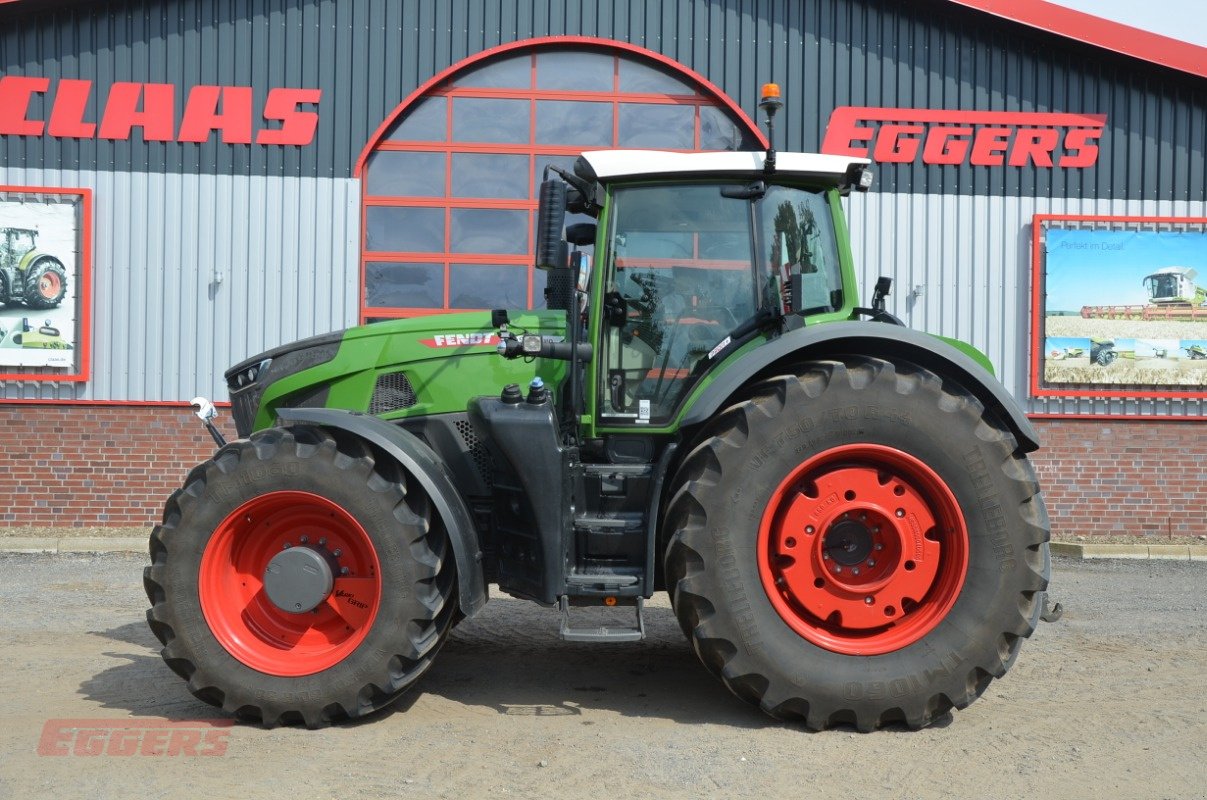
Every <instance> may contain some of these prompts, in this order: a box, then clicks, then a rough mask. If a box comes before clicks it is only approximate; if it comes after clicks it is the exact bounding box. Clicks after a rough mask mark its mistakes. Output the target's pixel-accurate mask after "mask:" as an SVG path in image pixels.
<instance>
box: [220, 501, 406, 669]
mask: <svg viewBox="0 0 1207 800" xmlns="http://www.w3.org/2000/svg"><path fill="white" fill-rule="evenodd" d="M197 579H198V580H197V594H198V600H200V602H201V612H202V614H203V615H204V617H205V621H206V624H207V625H208V626H209V628H210V631H211V632H212V633H213V635H214V638H215V639H217V640H218V643H219V644H221V645H222V647H223V648H225V649H226V651H227V652H228V653H230V654H231V655H232V656H233V657H234V658H236V659H237V660H238V661H240V662H242V663H243V664H245V665H247V666H248V667H251V668H252V669H255V670H259V671H260V672H263V673H265V674H268V675H277V676H284V677H297V676H301V675H313V674H315V673H317V672H322V671H323V670H325V669H330V668H331V667H334V666H335V665H336V664H339V663H340V662H341V661H343V660H344V659H345V658H347V657H348V656H349V655H351V654H352V653H353V652H354V651H355V650H356V649H357V648H358V647H359V646H360V645H361V643H362V642H364V641H365V638H366V637H367V636H368V635H369V631H370V630H371V629H372V627H373V622H374V619H375V618H376V616H377V611H378V608H379V607H380V606H381V602H382V578H381V565H380V563H379V561H378V558H377V549H376V547H374V544H373V539H372V537H371V536H370V535H369V533H368V531H367V530H365V528H364V527H363V526H362V525H361V524H360V523H359V522H358V521H357V520H356V518H355V517H353V516H352V514H351V513H349V512H348V511H347V510H346V509H344V508H343V507H342V506H341V505H340V504H339V503H336V502H334V501H332V500H329V499H327V498H325V497H321V496H319V495H316V494H312V493H310V492H302V491H292V490H284V491H270V492H265V493H264V494H261V495H259V496H257V497H254V498H252V499H251V500H248V501H247V502H246V503H244V504H243V505H241V506H239V507H238V508H236V509H234V510H233V511H231V512H230V513H229V514H227V516H226V517H225V519H223V520H222V522H220V523H219V524H218V526H217V528H216V529H215V530H214V533H213V535H212V536H211V537H210V539H209V542H208V543H207V544H206V548H205V552H204V553H203V554H202V557H201V564H200V567H199V570H198V575H197Z"/></svg>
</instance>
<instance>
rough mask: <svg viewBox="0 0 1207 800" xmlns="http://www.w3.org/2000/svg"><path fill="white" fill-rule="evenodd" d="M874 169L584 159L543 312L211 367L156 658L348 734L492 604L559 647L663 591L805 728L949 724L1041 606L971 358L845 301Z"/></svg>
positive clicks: (604, 155)
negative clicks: (535, 607)
mask: <svg viewBox="0 0 1207 800" xmlns="http://www.w3.org/2000/svg"><path fill="white" fill-rule="evenodd" d="M867 167H868V161H867V160H865V159H858V158H850V157H846V156H830V155H811V154H800V153H779V154H776V153H775V151H773V150H769V151H768V152H766V153H762V152H724V153H695V154H680V153H666V152H646V151H602V152H588V153H584V154H583V155H582V156H581V157H580V158H579V159H578V161H577V163H576V164H575V166H574V168H573V170H572V171H571V170H563V169H560V168H555V167H550V168H548V169H546V171H545V178H546V179H545V180H544V181H543V182H542V184H541V186H540V207H539V219H538V231H537V244H536V248H535V249H536V266H537V267H539V268H540V269H543V270H546V271H547V272H548V286H549V289H548V290H547V291H546V298H547V306H548V308H547V309H546V310H538V311H515V310H495V311H489V312H479V313H458V314H450V315H446V316H428V317H421V318H416V319H406V320H394V321H389V322H382V323H376V324H372V325H368V326H364V327H357V328H350V329H348V330H345V331H342V332H339V333H332V334H329V335H325V336H318V337H315V338H311V339H306V340H303V341H300V342H296V343H294V344H290V345H286V346H283V347H278V348H276V349H273V350H270V351H268V352H265V353H261V354H260V355H257V356H255V357H254V358H250V359H248V360H246V361H244V362H242V363H241V364H238V365H237V366H235V367H233V368H231V369H230V370H229V371H228V372H227V373H226V380H227V383H228V386H229V389H230V393H231V403H232V412H233V416H234V420H235V425H236V428H237V431H238V435H239V439H238V440H237V441H233V442H230V443H229V444H222V437H221V435H220V434H219V433H218V432H217V430H216V428H214V427H213V425H212V424H211V423H210V422H209V419H210V418H211V417H212V416H213V410H212V409H213V406H212V404H209V403H208V402H207V401H205V400H203V399H202V398H198V399H197V400H196V401H195V403H196V404H197V405H198V406H199V408H200V409H201V410H200V411H199V412H198V416H200V417H202V419H203V420H205V422H206V424H207V426H208V427H209V428H210V431H211V433H212V434H213V435H214V437H215V439H216V440H218V442H219V444H220V445H221V446H220V447H219V449H218V451H217V452H216V454H215V455H214V456H213V457H212V458H211V459H209V460H208V461H206V462H205V463H203V464H201V465H200V466H198V467H196V468H194V469H193V470H192V471H191V472H190V473H189V475H188V477H187V479H186V480H185V482H184V485H183V487H182V488H181V489H180V490H178V491H177V492H175V493H174V494H173V495H172V497H171V498H170V499H169V500H168V501H167V505H166V508H165V510H164V514H163V522H162V524H160V525H158V526H156V527H155V529H154V531H153V532H152V534H151V540H150V553H151V562H152V563H151V566H149V567H147V568H146V571H145V586H146V591H147V595H148V597H149V599H150V602H151V608H150V610H149V611H148V614H147V617H148V620H149V623H150V626H151V629H152V630H153V632H154V633H155V635H156V636H157V637H158V639H159V640H160V642H162V643H163V650H162V655H163V657H164V659H165V661H166V662H167V664H168V666H169V667H170V668H171V669H172V670H173V671H175V672H176V673H177V674H179V675H180V676H181V677H182V678H184V679H185V680H186V681H187V682H188V688H189V690H190V691H191V692H193V694H195V695H196V696H197V697H199V698H201V699H202V700H204V701H206V702H208V703H211V704H213V705H215V706H220V707H221V708H222V709H224V710H225V711H227V712H228V713H231V714H234V715H236V716H237V717H239V718H242V719H246V720H251V721H256V722H260V723H262V724H264V725H267V726H272V725H277V724H291V723H292V724H304V725H306V726H308V727H322V726H325V725H328V724H330V723H332V722H334V721H337V720H341V719H347V718H357V717H362V716H364V715H366V714H369V713H371V712H373V711H375V710H377V709H381V708H383V707H384V706H387V705H388V704H390V703H391V702H392V701H393V700H395V699H396V698H397V697H398V696H399V695H401V694H402V693H403V692H404V691H406V690H407V689H408V688H410V687H411V686H413V685H414V684H415V683H416V681H418V680H419V678H420V677H421V676H422V675H423V673H424V672H426V671H427V669H428V668H429V667H430V666H431V665H432V662H433V660H434V659H435V657H436V655H437V653H438V652H439V650H440V648H441V646H442V645H443V644H444V642H445V641H446V639H447V637H448V634H449V631H450V630H451V629H452V628H453V627H454V626H455V625H457V624H458V623H459V622H460V621H462V620H465V619H472V618H474V617H475V616H477V615H478V614H479V613H480V612H481V611H482V609H483V607H484V605H485V604H486V602H487V587H488V585H489V584H492V583H493V584H497V586H498V588H499V590H500V591H502V592H505V593H507V594H510V595H513V596H515V597H519V598H524V599H527V600H531V601H534V602H536V603H539V604H541V605H544V606H547V607H550V608H555V609H558V610H559V611H560V619H561V622H560V631H561V635H562V638H564V639H566V640H570V641H578V642H602V643H609V642H626V641H636V640H639V639H641V638H642V637H643V636H644V623H643V612H644V601H645V600H646V599H648V598H650V597H651V596H652V595H653V594H654V593H655V592H658V591H666V592H668V593H669V594H670V598H671V601H672V604H673V607H674V613H675V615H676V616H677V618H678V621H679V623H680V625H681V627H682V629H683V632H684V634H685V635H686V636H687V638H688V639H689V640H690V642H691V644H692V647H693V648H694V649H695V651H696V653H697V654H698V655H699V657H700V659H701V661H702V662H703V663H704V666H705V667H706V668H707V669H708V670H709V671H710V672H712V673H713V674H714V675H716V677H717V678H719V679H720V680H721V681H722V682H723V683H724V684H725V685H726V686H727V687H728V688H729V689H730V690H731V691H732V692H733V693H734V694H736V695H737V696H739V697H741V698H743V699H744V700H747V701H748V702H750V703H752V704H754V705H757V706H758V707H760V708H761V709H762V710H763V711H765V712H767V713H768V714H770V715H772V716H774V717H777V718H785V719H798V720H801V721H803V724H804V725H806V726H807V727H809V728H811V729H822V728H826V727H830V726H834V725H849V726H853V727H855V728H857V729H858V730H861V731H868V730H873V729H876V728H878V727H881V726H884V725H889V724H893V725H903V726H906V727H909V728H919V727H923V726H926V725H928V724H930V723H932V722H934V721H935V720H936V719H939V718H941V717H942V716H943V715H945V714H946V713H947V712H948V711H949V709H952V708H964V707H965V706H967V705H968V704H969V703H971V702H973V700H975V699H976V698H977V697H978V696H980V695H981V693H982V692H984V691H985V689H986V687H987V686H988V685H989V683H990V681H991V680H992V679H994V678H996V677H1000V676H1002V675H1003V674H1004V673H1005V672H1006V670H1007V669H1008V668H1009V667H1010V665H1011V664H1013V662H1014V660H1015V658H1016V657H1017V655H1018V652H1019V647H1020V645H1021V643H1022V640H1023V639H1024V638H1026V637H1027V636H1029V635H1030V634H1031V633H1032V631H1033V630H1034V628H1035V627H1036V625H1037V623H1038V621H1039V619H1040V615H1041V613H1042V610H1043V607H1044V604H1045V595H1046V593H1045V589H1046V587H1047V585H1048V576H1049V570H1050V563H1049V555H1048V544H1047V542H1048V538H1049V531H1048V518H1047V514H1046V512H1045V509H1044V504H1043V501H1042V499H1041V495H1040V488H1039V484H1038V482H1037V480H1036V477H1035V474H1034V472H1033V471H1032V468H1031V465H1030V464H1029V463H1028V460H1027V455H1026V454H1027V453H1028V452H1029V451H1033V450H1035V449H1036V448H1037V447H1038V446H1039V445H1038V442H1037V437H1036V433H1035V431H1034V430H1033V429H1032V426H1031V424H1030V422H1029V421H1028V420H1027V418H1026V417H1025V416H1024V415H1023V414H1022V413H1021V411H1020V410H1019V408H1018V407H1017V406H1016V404H1015V402H1014V401H1013V400H1012V398H1011V397H1010V396H1009V395H1008V394H1007V392H1006V391H1005V389H1004V388H1003V387H1002V386H1001V385H1000V383H998V382H997V381H996V380H995V379H994V377H993V376H992V374H991V371H990V365H989V363H988V360H987V359H986V358H985V357H984V356H983V355H981V354H980V353H978V352H977V351H975V350H974V349H973V348H972V347H970V346H968V345H965V344H961V343H959V342H956V341H952V340H948V339H943V338H940V337H935V336H931V335H927V334H924V333H919V332H916V331H912V330H910V329H908V328H906V327H904V326H902V325H901V323H900V322H899V321H898V320H897V319H896V318H894V317H893V316H892V315H891V314H890V313H888V312H887V311H886V310H885V302H884V298H885V295H886V294H887V293H888V291H889V288H890V286H889V282H888V280H887V279H881V281H880V282H879V283H878V284H877V287H876V292H875V296H874V299H873V301H872V303H871V304H870V307H861V306H860V304H859V301H858V299H857V292H856V286H855V270H854V264H853V263H852V258H851V251H850V247H849V244H848V235H847V229H846V224H845V222H844V217H843V212H842V198H843V196H844V195H846V194H847V193H848V192H850V191H851V190H852V189H855V190H864V189H866V188H867V187H868V186H869V185H870V183H871V173H870V172H869V171H868V170H867ZM567 210H569V211H570V212H574V213H576V214H581V215H586V217H587V218H589V219H591V220H592V221H589V222H582V223H579V224H576V225H570V226H568V227H566V226H564V220H565V217H566V213H567ZM586 245H590V246H592V247H593V248H594V252H593V258H592V259H588V258H587V256H586V254H585V253H584V252H583V251H582V250H581V249H580V248H582V247H584V246H586ZM584 606H599V607H601V608H600V610H598V611H596V612H595V613H596V614H600V613H602V614H605V615H614V616H615V619H613V620H611V621H610V622H611V624H609V625H605V626H603V627H598V626H596V627H589V626H584V625H583V624H582V622H581V621H579V620H576V617H579V618H581V617H582V614H583V611H582V607H584Z"/></svg>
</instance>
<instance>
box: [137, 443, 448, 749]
mask: <svg viewBox="0 0 1207 800" xmlns="http://www.w3.org/2000/svg"><path fill="white" fill-rule="evenodd" d="M290 548H297V549H299V550H301V549H303V548H305V549H307V550H308V551H309V553H304V555H308V557H311V558H315V556H314V555H313V554H318V557H321V560H322V562H323V564H327V565H329V568H330V570H331V574H332V575H333V580H332V582H331V583H330V585H329V586H328V587H327V589H326V592H327V594H326V595H325V596H324V599H323V600H322V601H321V602H318V604H317V605H315V606H314V607H313V610H310V611H304V612H295V611H289V612H286V611H284V610H282V608H280V607H278V606H277V605H276V603H274V602H273V601H271V600H270V599H269V589H268V588H267V587H266V585H265V579H266V573H265V570H266V568H267V566H268V562H269V559H271V558H272V557H273V556H275V555H277V554H279V553H281V552H282V551H283V550H288V549H290ZM150 549H151V561H152V564H151V566H149V567H147V568H146V570H145V571H144V584H145V587H146V591H147V596H148V598H149V599H150V601H151V608H150V610H149V611H148V612H147V621H148V623H149V624H150V626H151V630H152V631H153V632H154V633H155V636H156V637H157V638H158V639H159V641H160V642H161V643H162V644H163V645H164V647H163V650H162V651H161V652H162V655H163V658H164V660H165V661H166V662H167V664H168V666H169V667H171V668H172V670H173V671H174V672H176V673H177V674H178V675H180V676H181V677H182V678H185V679H186V680H187V681H188V688H189V691H190V692H192V693H193V694H194V695H196V696H197V697H198V698H200V699H201V700H204V701H205V702H207V703H210V704H211V705H215V706H219V707H221V708H222V709H223V710H224V711H226V712H228V713H231V714H234V715H236V716H238V717H240V718H242V719H247V720H253V721H258V722H262V723H263V724H264V725H266V726H270V727H271V726H274V725H278V724H291V723H304V724H305V725H306V726H308V727H311V728H318V727H322V726H325V725H328V724H330V723H332V722H334V721H336V720H339V719H344V718H350V717H352V718H354V717H361V716H364V715H365V714H369V713H371V712H373V711H376V710H378V709H380V708H383V707H384V706H386V705H388V704H389V703H391V702H392V701H394V700H395V699H396V698H397V697H398V696H399V695H401V694H402V693H403V692H404V691H405V690H406V689H408V688H409V687H410V686H411V685H413V684H414V683H415V681H416V680H417V679H418V678H419V677H420V676H421V675H422V674H423V673H424V672H425V671H426V670H427V669H428V667H429V666H430V665H431V663H432V659H433V658H434V657H435V655H436V653H437V651H438V650H439V649H440V647H441V645H442V644H443V642H444V638H445V635H446V634H447V632H448V630H449V627H450V623H451V621H452V618H453V616H454V614H455V613H456V608H457V604H456V599H455V598H456V587H455V583H456V576H455V567H454V564H453V559H452V556H451V550H450V549H449V543H448V537H447V535H446V534H445V532H444V529H443V527H442V526H441V524H440V521H439V519H438V518H437V517H436V516H435V515H434V513H433V511H432V508H431V503H430V501H429V498H428V497H427V496H426V495H425V494H424V492H423V490H422V489H421V488H419V485H418V483H417V482H416V481H414V480H413V479H412V478H410V476H408V475H407V474H406V473H405V472H404V471H403V470H402V469H401V468H399V467H398V466H397V465H396V464H394V463H393V462H392V461H388V460H384V459H383V460H382V461H381V462H375V458H374V454H373V452H372V451H371V450H370V449H369V448H368V447H367V446H366V445H365V443H364V442H362V441H361V440H359V439H356V438H355V437H341V438H339V439H336V438H335V437H334V436H333V435H332V434H331V433H329V432H328V431H325V430H323V429H319V428H309V427H295V428H287V429H270V430H266V431H262V432H259V433H255V434H253V435H252V437H251V438H250V439H247V440H240V441H237V442H232V443H231V444H229V445H227V446H226V447H223V448H222V449H221V450H220V451H218V453H216V454H215V455H214V457H213V458H212V459H211V460H209V461H207V462H205V463H204V464H202V465H200V466H198V467H196V468H195V469H194V470H193V471H192V472H191V473H189V476H188V478H187V480H186V481H185V484H184V487H183V488H181V489H180V490H179V491H177V492H175V493H174V494H173V495H172V497H171V498H170V499H169V500H168V502H167V505H166V508H165V509H164V515H163V524H161V525H158V526H156V528H155V529H154V531H153V532H152V534H151V542H150ZM307 565H308V568H309V565H311V562H307ZM319 566H320V567H321V566H322V565H321V564H320V565H319ZM309 572H310V573H312V574H313V569H312V568H310V569H309ZM279 596H280V595H279V594H278V597H279ZM314 599H315V601H316V602H317V597H316V598H314Z"/></svg>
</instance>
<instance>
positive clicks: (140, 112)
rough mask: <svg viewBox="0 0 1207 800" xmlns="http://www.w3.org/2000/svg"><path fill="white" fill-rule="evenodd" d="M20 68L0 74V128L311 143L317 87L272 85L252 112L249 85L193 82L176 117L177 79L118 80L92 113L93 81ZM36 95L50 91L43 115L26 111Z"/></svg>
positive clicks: (5, 131) (4, 132)
mask: <svg viewBox="0 0 1207 800" xmlns="http://www.w3.org/2000/svg"><path fill="white" fill-rule="evenodd" d="M51 83H52V81H51V80H50V78H38V77H29V76H23V75H5V76H3V77H0V136H43V135H49V136H52V137H54V138H56V139H93V138H99V139H117V140H126V139H129V138H130V137H131V135H132V133H133V131H134V129H135V128H141V129H142V138H143V140H144V141H147V142H196V143H200V142H205V141H207V140H208V139H209V138H210V135H211V134H212V133H213V132H214V131H218V132H219V133H220V137H221V141H222V142H223V143H224V144H252V143H253V142H254V143H255V144H265V145H308V144H310V143H311V142H312V141H314V131H315V128H316V127H317V126H318V121H319V115H318V111H317V109H313V108H311V107H314V106H317V105H318V102H319V99H320V97H321V96H322V90H320V89H286V88H276V89H271V90H269V92H268V96H267V98H266V99H265V101H264V107H263V108H262V109H259V111H260V114H259V115H258V116H259V117H260V119H258V120H256V119H255V117H256V116H257V115H256V113H255V112H256V111H257V109H255V108H253V105H254V98H253V92H252V89H251V87H250V86H194V87H193V88H192V89H190V90H189V92H188V94H187V96H186V97H185V101H184V105H183V108H184V111H183V113H182V115H181V116H180V119H179V120H178V119H177V118H176V92H177V87H175V86H173V85H172V84H170V83H115V84H113V86H112V88H110V90H109V96H108V97H107V98H102V99H99V100H98V102H97V103H96V104H95V105H96V111H95V112H94V114H93V115H91V116H90V115H89V114H88V113H87V112H88V104H89V100H90V99H91V96H92V93H93V87H92V81H90V80H77V79H63V80H60V81H55V82H54V88H53V91H52V88H51ZM36 95H49V96H50V97H51V103H50V113H49V114H47V115H46V118H45V119H38V118H34V117H31V109H30V106H31V104H32V101H33V98H34V97H35V96H36Z"/></svg>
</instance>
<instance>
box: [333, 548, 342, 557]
mask: <svg viewBox="0 0 1207 800" xmlns="http://www.w3.org/2000/svg"><path fill="white" fill-rule="evenodd" d="M343 554H344V551H343V550H336V551H335V552H334V553H332V554H331V555H333V556H335V557H336V558H339V557H340V556H342V555H343Z"/></svg>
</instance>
